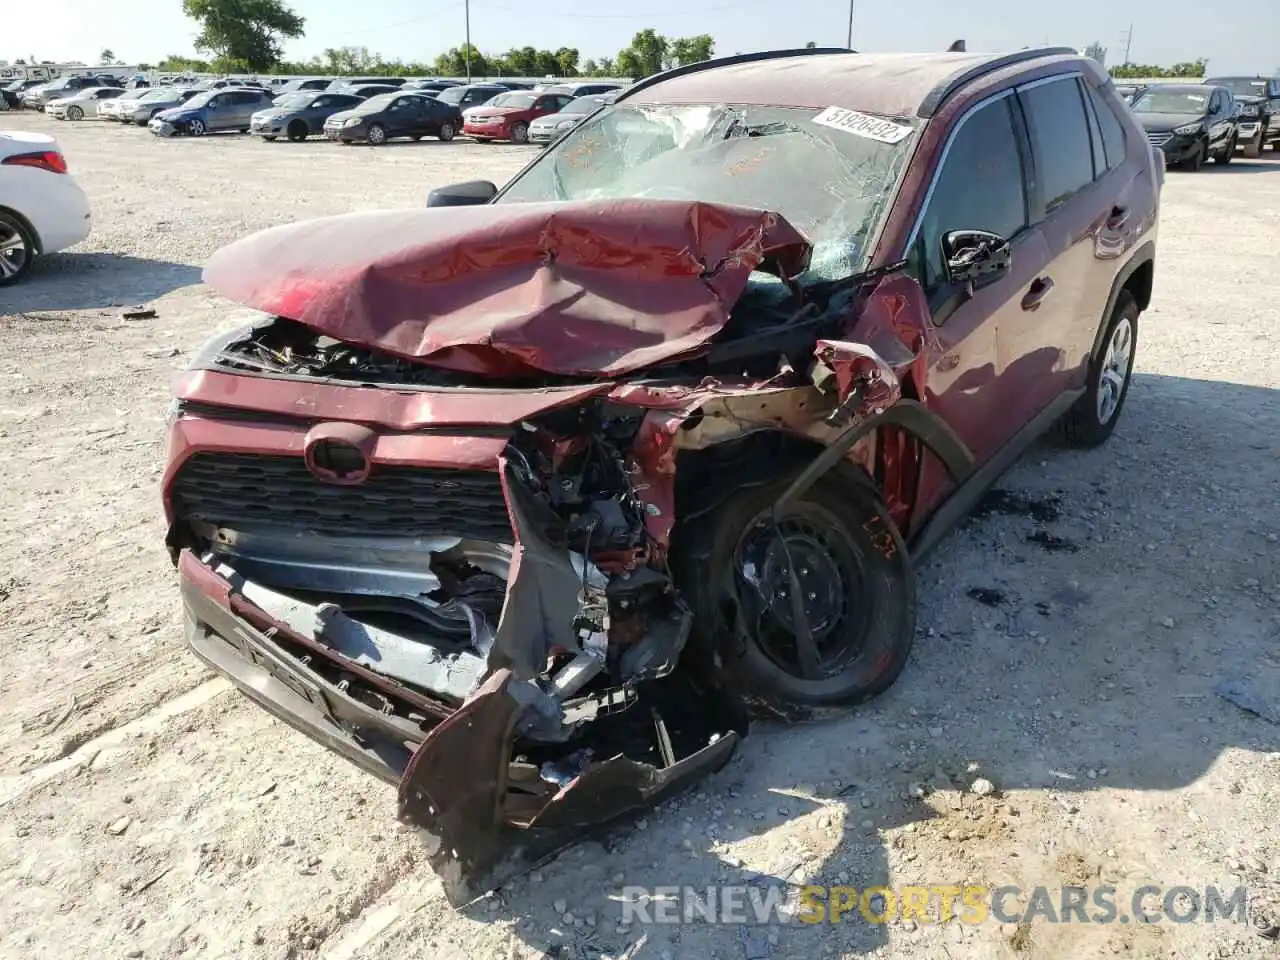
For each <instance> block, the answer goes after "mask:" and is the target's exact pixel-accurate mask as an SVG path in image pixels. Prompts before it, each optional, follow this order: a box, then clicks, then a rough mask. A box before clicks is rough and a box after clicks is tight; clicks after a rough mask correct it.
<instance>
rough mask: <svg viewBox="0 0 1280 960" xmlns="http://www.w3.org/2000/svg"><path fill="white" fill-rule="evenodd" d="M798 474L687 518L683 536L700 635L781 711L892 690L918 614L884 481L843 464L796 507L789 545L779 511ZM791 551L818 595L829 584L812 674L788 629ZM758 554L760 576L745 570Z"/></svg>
mask: <svg viewBox="0 0 1280 960" xmlns="http://www.w3.org/2000/svg"><path fill="white" fill-rule="evenodd" d="M793 479H794V474H791V475H789V476H785V477H780V478H778V479H776V480H773V481H770V482H768V483H763V484H758V485H755V486H749V487H744V488H742V489H740V490H738V491H737V492H736V493H734V494H733V495H731V496H730V498H729V499H728V500H727V501H726V502H725V503H723V504H722V505H721V506H719V507H717V508H716V509H714V510H712V511H710V512H709V513H708V514H706V515H704V516H702V517H699V518H696V519H694V520H692V521H690V522H689V523H688V524H686V525H685V527H683V528H681V529H680V531H679V535H678V538H677V541H678V542H677V543H675V544H673V546H674V548H675V560H676V564H677V570H678V574H677V576H678V577H679V582H680V583H681V595H682V596H683V597H684V599H685V601H686V602H687V603H689V604H690V606H691V608H692V610H693V612H694V631H695V634H696V636H697V640H695V641H694V642H695V643H700V644H703V645H704V646H703V649H704V650H705V649H707V648H711V649H713V650H714V651H715V654H716V656H717V657H718V660H719V662H720V666H721V669H722V671H723V673H724V676H725V679H726V681H727V682H728V684H729V685H730V686H731V687H733V688H734V689H735V691H736V692H737V693H738V694H739V695H740V696H742V697H743V698H744V699H745V700H746V701H747V702H748V703H750V704H753V705H754V706H755V707H756V708H757V709H758V710H760V712H764V713H771V714H774V715H782V716H793V715H794V713H795V711H796V709H797V708H799V709H800V710H802V711H803V710H806V709H808V708H813V707H823V706H828V707H830V706H848V705H850V704H854V703H858V702H860V701H862V700H866V699H868V698H870V697H873V696H875V695H876V694H878V693H881V692H882V691H884V690H885V689H887V688H888V687H889V686H890V685H891V684H892V683H893V682H894V680H896V679H897V678H898V675H899V674H900V673H901V672H902V668H903V667H904V666H905V665H906V662H907V655H908V654H909V653H910V650H911V642H912V639H913V638H914V635H915V616H916V610H915V574H914V571H913V569H912V567H911V560H910V557H909V556H908V554H907V549H906V545H905V544H904V543H903V541H902V538H901V536H899V534H898V531H897V528H896V527H895V526H894V525H893V522H892V520H890V518H889V515H888V513H887V512H886V510H885V508H884V506H883V505H882V504H881V502H880V498H879V496H878V495H877V494H876V492H875V490H874V489H872V488H871V487H870V485H869V484H866V483H862V482H859V481H858V480H856V479H852V478H850V477H848V476H847V475H846V472H845V470H844V469H843V468H837V470H834V471H832V472H831V473H828V474H827V475H826V476H824V477H823V478H822V479H820V480H819V481H818V482H817V483H816V484H814V485H813V486H812V487H811V488H810V489H809V491H808V492H807V493H806V494H805V495H804V497H803V498H802V499H801V500H799V501H797V502H796V503H794V504H792V506H791V507H790V508H789V509H788V510H787V512H786V513H785V514H784V516H783V517H782V518H781V529H782V530H783V531H784V533H785V540H786V542H787V543H788V544H789V552H784V551H781V550H780V547H779V544H780V543H781V542H782V541H781V540H780V539H779V538H778V537H777V536H776V534H775V533H774V531H773V528H772V526H771V525H770V524H769V523H768V518H769V516H770V511H771V510H772V509H773V505H774V504H775V503H776V501H777V500H778V498H779V496H780V495H781V494H782V492H783V491H784V490H785V489H786V488H787V486H788V484H789V483H790V482H791V480H793ZM786 556H790V557H791V558H792V560H793V561H794V562H795V564H796V565H797V570H796V571H795V572H796V574H797V576H798V577H799V579H800V580H801V583H802V585H803V586H805V587H810V586H812V587H813V590H807V591H806V592H807V593H808V594H809V598H810V599H814V598H815V595H818V599H817V602H815V603H813V604H812V607H811V610H810V611H809V616H808V619H809V622H810V626H811V630H812V635H813V637H814V639H815V641H816V651H817V655H818V658H819V662H818V663H817V664H815V665H814V667H813V668H811V671H810V675H809V676H807V677H806V676H805V670H804V668H803V667H802V666H801V663H800V660H801V658H800V657H799V654H798V649H799V648H798V645H797V644H796V641H795V634H794V633H788V631H789V630H790V628H789V626H788V623H787V621H788V620H789V619H790V613H789V610H790V607H789V604H790V600H789V599H786V600H784V599H783V598H782V594H783V593H784V592H785V586H778V584H786V585H789V584H790V582H791V581H790V579H789V577H788V576H787V575H786V571H785V570H781V572H780V565H781V566H783V567H785V563H784V561H783V560H782V558H784V557H786ZM748 558H750V562H751V564H752V567H751V569H753V570H755V571H756V572H757V583H759V584H760V586H759V587H753V586H751V585H750V584H749V582H748V580H747V579H746V577H745V576H744V573H743V571H744V570H745V569H747V559H748ZM810 570H812V572H810ZM779 577H781V579H780V580H779V579H778V578H779ZM806 577H809V578H810V579H807V580H806ZM771 581H777V582H776V583H775V586H777V590H776V591H775V590H774V589H773V588H771V587H770V582H771ZM824 586H825V587H826V589H823V588H824ZM833 615H835V616H834V619H833ZM792 622H794V621H792ZM788 642H789V643H790V651H791V652H790V654H789V655H788V652H787V649H788V648H787V644H788ZM788 657H789V658H788Z"/></svg>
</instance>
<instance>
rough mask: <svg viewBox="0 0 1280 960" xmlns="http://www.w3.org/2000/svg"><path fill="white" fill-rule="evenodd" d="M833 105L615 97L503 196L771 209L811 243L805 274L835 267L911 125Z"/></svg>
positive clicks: (825, 276)
mask: <svg viewBox="0 0 1280 960" xmlns="http://www.w3.org/2000/svg"><path fill="white" fill-rule="evenodd" d="M831 113H832V111H831V110H827V111H816V110H813V109H809V108H797V107H766V106H754V105H749V106H737V105H710V104H708V105H694V106H691V105H687V104H680V105H656V106H655V105H650V104H637V105H634V106H633V105H631V104H626V103H624V104H618V105H616V106H612V107H607V108H606V109H605V110H604V111H602V112H601V113H599V114H596V115H595V116H594V117H592V118H589V119H588V120H586V121H584V122H583V123H582V124H580V125H579V126H577V127H576V128H574V130H573V131H572V132H571V133H569V134H568V135H567V136H566V137H565V138H564V139H563V140H562V141H561V142H560V145H559V146H558V147H556V148H555V149H554V150H553V151H552V152H551V153H550V154H548V155H547V156H545V157H543V158H542V160H541V161H540V162H538V163H535V164H534V165H533V166H532V167H531V168H529V169H528V170H527V171H526V172H525V173H524V175H523V176H521V177H520V178H519V179H518V180H516V181H515V182H514V183H512V184H511V185H510V186H509V187H508V188H507V190H506V191H505V192H504V193H503V194H502V195H501V197H499V199H498V202H529V201H547V200H599V199H619V198H625V197H636V198H653V199H663V200H700V201H706V202H711V203H723V204H733V205H737V206H744V207H753V208H756V209H764V210H770V211H773V212H775V213H780V214H782V215H783V216H784V217H786V218H787V220H788V221H790V223H791V224H792V225H793V226H794V227H796V229H798V230H799V231H801V233H803V234H804V235H805V237H806V238H807V239H808V240H809V241H810V243H812V245H813V256H812V260H811V266H810V268H809V270H808V271H807V272H806V273H805V274H804V275H803V276H802V277H801V278H800V280H801V282H802V283H805V282H814V281H820V280H835V279H840V278H842V277H847V276H850V275H852V274H854V273H856V272H858V271H859V270H861V269H863V268H864V266H865V261H866V256H867V253H868V250H867V242H868V239H869V238H870V236H871V234H872V233H873V231H874V229H875V227H876V225H877V224H878V223H879V221H880V218H881V217H882V216H883V214H884V212H885V210H886V209H887V208H888V205H889V202H890V200H891V199H892V197H893V192H894V188H895V186H896V184H897V181H898V175H899V173H900V171H901V170H902V167H903V165H904V164H905V163H906V160H907V157H908V156H909V155H910V152H911V144H912V140H913V139H914V134H915V129H916V128H915V125H914V123H913V122H912V121H910V120H893V121H889V120H883V119H880V118H872V117H863V116H862V115H860V114H852V113H850V112H849V111H836V113H837V114H844V115H845V117H843V118H841V119H842V120H844V119H846V118H847V117H853V118H855V119H856V120H859V121H862V122H861V123H856V122H855V123H847V122H845V123H843V124H837V123H835V122H834V121H833V122H827V121H826V118H827V117H828V115H830V114H831ZM815 121H816V122H815ZM868 131H870V132H868ZM890 139H892V140H893V141H894V142H886V141H888V140H890Z"/></svg>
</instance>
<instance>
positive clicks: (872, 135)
mask: <svg viewBox="0 0 1280 960" xmlns="http://www.w3.org/2000/svg"><path fill="white" fill-rule="evenodd" d="M813 122H814V123H818V124H821V125H822V126H824V127H831V129H833V130H843V131H844V132H845V133H852V134H853V135H854V136H855V137H866V138H868V139H869V140H879V141H880V142H881V143H897V142H898V141H899V140H903V139H905V138H906V137H908V136H910V134H911V128H910V127H908V126H906V125H905V124H901V123H894V122H893V121H892V120H885V119H884V118H883V117H873V116H871V115H870V114H867V113H858V111H856V110H846V109H844V107H827V109H825V110H823V111H822V112H821V113H820V114H818V115H817V116H816V117H814V118H813Z"/></svg>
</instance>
